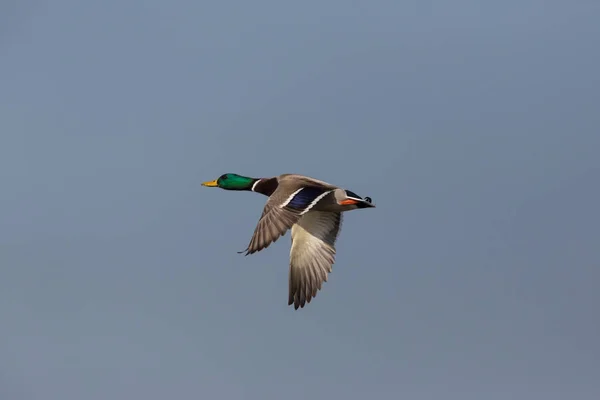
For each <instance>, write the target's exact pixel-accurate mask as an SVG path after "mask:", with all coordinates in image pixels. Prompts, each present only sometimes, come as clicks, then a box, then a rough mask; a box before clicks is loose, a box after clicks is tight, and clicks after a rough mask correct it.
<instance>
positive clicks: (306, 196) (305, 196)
mask: <svg viewBox="0 0 600 400" xmlns="http://www.w3.org/2000/svg"><path fill="white" fill-rule="evenodd" d="M326 191H327V189H324V188H317V187H310V186H309V187H305V188H303V189H302V190H301V191H299V192H298V193H296V195H295V196H294V198H293V199H292V200H290V202H289V203H288V205H287V206H288V207H291V208H296V209H305V208H306V207H308V206H309V205H310V203H312V202H313V200H314V199H316V198H317V197H319V196H320V195H322V194H323V193H325V192H326Z"/></svg>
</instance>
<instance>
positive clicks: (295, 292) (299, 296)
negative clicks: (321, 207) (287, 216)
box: [288, 211, 342, 310]
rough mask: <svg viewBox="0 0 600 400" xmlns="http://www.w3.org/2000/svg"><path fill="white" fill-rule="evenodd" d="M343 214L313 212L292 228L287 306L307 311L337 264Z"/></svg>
mask: <svg viewBox="0 0 600 400" xmlns="http://www.w3.org/2000/svg"><path fill="white" fill-rule="evenodd" d="M341 225H342V213H340V212H325V211H311V212H309V213H306V214H305V215H304V216H302V218H301V219H300V220H299V221H298V223H297V224H296V225H294V226H293V227H292V249H291V250H290V272H289V285H290V287H289V298H288V305H291V304H294V308H295V309H296V310H297V309H298V307H304V305H305V304H306V303H310V301H311V299H312V298H313V297H315V296H316V295H317V291H318V290H320V289H321V286H322V284H323V283H324V282H327V276H328V274H329V273H331V271H332V266H333V263H334V262H335V241H336V239H337V237H338V235H339V232H340V228H341Z"/></svg>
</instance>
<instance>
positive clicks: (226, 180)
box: [202, 174, 375, 310]
mask: <svg viewBox="0 0 600 400" xmlns="http://www.w3.org/2000/svg"><path fill="white" fill-rule="evenodd" d="M202 186H207V187H219V188H221V189H225V190H245V191H252V192H257V193H261V194H264V195H265V196H268V197H269V200H267V203H266V204H265V207H264V209H263V212H262V215H261V217H260V220H259V221H258V225H257V226H256V229H255V230H254V234H253V235H252V239H251V240H250V244H249V245H248V248H247V249H246V250H244V251H241V252H240V253H244V252H245V253H246V255H249V254H253V253H256V252H257V251H260V250H262V249H265V248H267V247H269V245H270V244H271V243H274V242H276V241H277V239H279V238H280V237H281V236H283V235H285V233H286V232H287V231H288V230H289V229H291V231H292V247H291V250H290V271H289V298H288V305H291V304H294V309H296V310H297V309H298V307H300V308H303V307H304V305H305V304H306V303H310V301H311V299H312V298H313V297H315V296H316V295H317V291H318V290H320V289H321V286H322V284H323V282H327V274H328V273H331V271H332V265H333V263H334V262H335V241H336V239H337V237H338V234H339V232H340V227H341V224H342V212H344V211H350V210H356V209H359V208H371V207H375V205H373V204H372V202H371V199H370V198H369V197H364V198H362V197H360V196H358V195H357V194H356V193H354V192H351V191H350V190H346V189H342V188H339V187H337V186H334V185H331V184H329V183H327V182H323V181H320V180H317V179H314V178H310V177H308V176H303V175H296V174H283V175H279V176H276V177H273V178H250V177H246V176H241V175H237V174H224V175H221V176H220V177H219V178H218V179H215V180H214V181H209V182H204V183H203V184H202Z"/></svg>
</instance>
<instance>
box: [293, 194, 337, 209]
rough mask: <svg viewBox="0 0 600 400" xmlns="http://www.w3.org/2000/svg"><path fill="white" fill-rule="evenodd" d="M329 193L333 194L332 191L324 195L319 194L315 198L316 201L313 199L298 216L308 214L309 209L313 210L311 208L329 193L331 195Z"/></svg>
mask: <svg viewBox="0 0 600 400" xmlns="http://www.w3.org/2000/svg"><path fill="white" fill-rule="evenodd" d="M331 192H333V190H328V191H326V192H325V193H323V194H320V195H319V196H317V198H316V199H314V200H313V201H312V203H310V204H309V205H308V207H306V209H305V210H304V211H302V212H301V213H300V215H304V214H306V213H307V212H309V211H310V209H311V208H313V207H314V206H315V204H317V203H318V202H319V200H321V199H322V198H323V197H325V196H327V195H328V194H329V193H331Z"/></svg>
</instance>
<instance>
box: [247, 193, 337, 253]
mask: <svg viewBox="0 0 600 400" xmlns="http://www.w3.org/2000/svg"><path fill="white" fill-rule="evenodd" d="M289 192H290V190H289V187H288V188H286V187H285V186H284V185H280V186H279V187H278V188H277V190H275V192H274V193H273V194H272V195H271V197H269V200H268V201H267V204H265V208H264V209H263V213H262V215H261V217H260V220H259V221H258V224H257V225H256V229H255V230H254V234H253V235H252V239H250V244H249V245H248V247H247V248H246V250H244V251H245V252H246V255H248V254H253V253H256V252H257V251H260V250H262V249H265V248H267V247H269V245H270V244H271V243H274V242H276V241H277V239H279V238H280V237H281V236H283V235H284V234H285V233H286V232H287V231H288V229H290V228H291V227H292V226H293V225H294V224H295V223H296V222H298V220H299V219H300V218H301V217H302V215H304V214H305V213H306V212H308V210H310V209H311V208H312V207H313V206H314V205H315V204H316V203H317V202H318V201H319V200H320V199H322V198H323V197H324V196H325V195H326V194H327V193H329V192H330V190H329V189H327V188H321V187H313V186H304V187H299V188H297V189H296V190H294V191H293V192H292V193H291V194H288V193H289ZM242 253H243V252H242Z"/></svg>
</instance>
